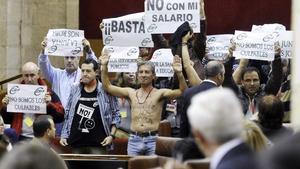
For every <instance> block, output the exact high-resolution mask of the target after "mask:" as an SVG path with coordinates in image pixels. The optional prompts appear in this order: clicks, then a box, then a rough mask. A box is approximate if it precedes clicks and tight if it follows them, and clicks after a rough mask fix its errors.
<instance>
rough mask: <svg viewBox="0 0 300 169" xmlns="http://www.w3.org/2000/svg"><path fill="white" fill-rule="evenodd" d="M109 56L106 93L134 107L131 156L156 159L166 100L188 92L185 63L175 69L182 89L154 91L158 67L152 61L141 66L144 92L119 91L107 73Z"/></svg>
mask: <svg viewBox="0 0 300 169" xmlns="http://www.w3.org/2000/svg"><path fill="white" fill-rule="evenodd" d="M108 60H109V56H108V55H107V54H103V55H102V56H101V57H100V63H101V67H102V71H101V78H102V83H103V88H104V90H105V91H107V92H108V93H110V94H111V95H113V96H117V97H125V98H127V99H129V101H130V104H131V118H132V119H131V126H130V128H131V133H130V137H129V140H128V147H127V153H128V155H152V154H154V152H155V142H156V137H157V130H158V126H159V122H160V117H161V112H162V108H163V103H164V99H174V98H176V97H179V96H180V95H181V94H182V93H183V92H184V90H185V89H186V88H187V85H186V83H185V79H184V77H183V74H182V65H181V59H180V58H179V57H178V56H175V57H174V63H173V69H174V71H175V72H176V75H177V76H178V79H179V89H175V90H171V89H157V88H155V87H153V85H152V84H153V81H154V80H155V67H154V64H153V63H152V62H150V61H145V62H142V63H141V64H139V66H138V71H137V79H138V83H139V84H140V86H141V87H140V88H138V89H137V90H136V89H133V88H129V87H124V88H122V87H117V86H114V85H112V84H111V83H110V81H109V79H108V76H107V73H108V70H107V64H108Z"/></svg>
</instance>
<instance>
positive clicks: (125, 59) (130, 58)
mask: <svg viewBox="0 0 300 169" xmlns="http://www.w3.org/2000/svg"><path fill="white" fill-rule="evenodd" d="M103 50H106V51H107V52H108V55H110V58H109V62H108V65H107V66H108V72H136V71H137V58H138V57H139V48H138V47H117V46H105V47H104V49H103Z"/></svg>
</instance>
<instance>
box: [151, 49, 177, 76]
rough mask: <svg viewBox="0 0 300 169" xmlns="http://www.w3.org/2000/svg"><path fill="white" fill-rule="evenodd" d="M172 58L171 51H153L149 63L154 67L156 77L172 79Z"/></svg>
mask: <svg viewBox="0 0 300 169" xmlns="http://www.w3.org/2000/svg"><path fill="white" fill-rule="evenodd" d="M173 59H174V56H173V54H172V51H171V49H158V50H156V51H154V53H153V56H152V58H151V60H150V61H151V62H152V63H154V65H155V74H156V77H173V76H174V70H173V67H172V64H173Z"/></svg>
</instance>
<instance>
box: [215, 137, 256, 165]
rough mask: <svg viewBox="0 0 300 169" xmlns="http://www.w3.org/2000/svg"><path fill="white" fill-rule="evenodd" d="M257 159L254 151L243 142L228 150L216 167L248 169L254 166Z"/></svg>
mask: <svg viewBox="0 0 300 169" xmlns="http://www.w3.org/2000/svg"><path fill="white" fill-rule="evenodd" d="M254 166H257V159H256V157H255V155H254V152H253V151H252V150H251V149H250V147H249V146H247V145H246V144H245V143H241V144H239V145H237V146H236V147H234V148H232V149H231V150H229V151H228V152H227V153H226V155H225V156H224V157H223V159H222V160H221V161H220V163H219V165H218V167H217V169H227V168H236V169H248V168H249V169H250V168H252V167H253V168H256V167H254Z"/></svg>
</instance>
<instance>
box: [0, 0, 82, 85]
mask: <svg viewBox="0 0 300 169" xmlns="http://www.w3.org/2000/svg"><path fill="white" fill-rule="evenodd" d="M0 25H1V26H0V81H1V80H4V79H6V78H9V77H12V76H15V75H18V74H19V73H20V69H21V66H22V64H24V63H25V62H28V61H32V62H35V63H37V56H38V54H39V53H40V50H41V47H40V43H41V41H42V40H43V38H44V37H45V36H46V34H47V32H48V30H49V29H53V28H54V29H55V28H72V29H78V25H79V0H45V1H44V0H0ZM50 60H51V61H52V63H53V64H54V65H55V66H57V67H63V59H62V58H58V57H51V58H50Z"/></svg>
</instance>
